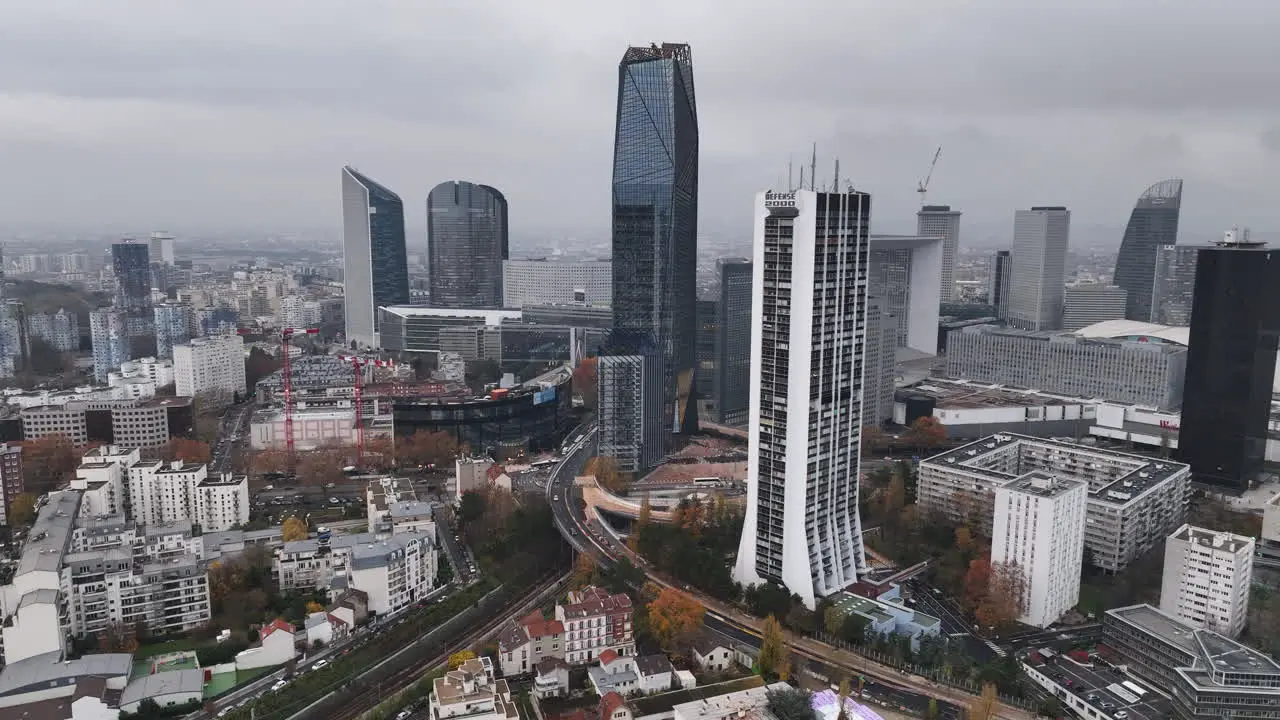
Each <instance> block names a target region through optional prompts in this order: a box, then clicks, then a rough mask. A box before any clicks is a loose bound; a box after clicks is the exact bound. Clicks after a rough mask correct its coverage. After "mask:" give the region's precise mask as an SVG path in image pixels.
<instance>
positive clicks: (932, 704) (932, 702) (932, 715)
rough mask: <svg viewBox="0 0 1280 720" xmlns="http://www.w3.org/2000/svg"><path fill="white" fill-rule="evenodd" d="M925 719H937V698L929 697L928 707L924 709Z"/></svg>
mask: <svg viewBox="0 0 1280 720" xmlns="http://www.w3.org/2000/svg"><path fill="white" fill-rule="evenodd" d="M924 717H925V720H938V717H939V714H938V699H937V698H929V707H928V708H927V709H926V710H925V711H924Z"/></svg>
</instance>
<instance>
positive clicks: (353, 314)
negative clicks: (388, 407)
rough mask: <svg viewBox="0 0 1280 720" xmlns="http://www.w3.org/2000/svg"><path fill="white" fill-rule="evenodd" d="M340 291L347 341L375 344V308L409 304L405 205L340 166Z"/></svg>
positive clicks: (376, 321)
mask: <svg viewBox="0 0 1280 720" xmlns="http://www.w3.org/2000/svg"><path fill="white" fill-rule="evenodd" d="M342 252H343V283H344V285H345V288H344V292H343V303H344V310H345V313H346V338H347V341H348V342H352V341H354V342H357V343H359V344H361V345H366V346H371V347H376V346H377V345H378V337H377V330H378V308H380V307H385V306H387V305H408V304H409V263H408V258H407V257H406V253H405V236H404V203H403V202H401V201H400V196H399V195H396V194H395V193H393V192H391V191H390V190H388V189H387V188H386V187H384V186H382V185H379V184H378V183H376V182H374V181H373V180H370V179H369V178H368V177H366V176H364V175H361V174H360V173H359V172H357V171H356V170H355V169H353V168H350V167H344V168H343V169H342Z"/></svg>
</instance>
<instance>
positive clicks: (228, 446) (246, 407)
mask: <svg viewBox="0 0 1280 720" xmlns="http://www.w3.org/2000/svg"><path fill="white" fill-rule="evenodd" d="M252 417H253V403H252V402H243V403H240V404H239V405H233V406H231V407H229V408H227V410H226V412H224V413H223V415H222V423H221V425H220V426H219V428H218V439H217V440H216V441H215V442H214V444H213V447H212V448H210V449H209V453H210V460H209V474H210V475H215V474H218V473H224V472H231V454H232V450H233V449H234V447H235V445H236V443H238V442H242V441H243V440H244V439H245V438H246V436H247V434H248V432H249V420H250V419H251V418H252Z"/></svg>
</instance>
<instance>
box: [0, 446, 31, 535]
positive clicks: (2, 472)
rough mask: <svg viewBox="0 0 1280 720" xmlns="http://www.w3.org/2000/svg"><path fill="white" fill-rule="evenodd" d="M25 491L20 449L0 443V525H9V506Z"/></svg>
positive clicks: (19, 447)
mask: <svg viewBox="0 0 1280 720" xmlns="http://www.w3.org/2000/svg"><path fill="white" fill-rule="evenodd" d="M25 490H26V486H25V485H24V483H23V477H22V447H21V446H20V445H10V444H9V443H0V525H8V524H9V504H10V503H12V502H13V499H14V498H16V497H18V496H19V495H21V494H22V493H23V492H25Z"/></svg>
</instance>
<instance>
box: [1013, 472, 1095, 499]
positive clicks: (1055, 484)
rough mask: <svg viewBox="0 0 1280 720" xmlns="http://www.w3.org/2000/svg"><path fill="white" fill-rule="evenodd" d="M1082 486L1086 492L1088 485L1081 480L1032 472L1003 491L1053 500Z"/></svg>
mask: <svg viewBox="0 0 1280 720" xmlns="http://www.w3.org/2000/svg"><path fill="white" fill-rule="evenodd" d="M1082 485H1083V486H1084V487H1085V488H1086V491H1087V489H1088V486H1089V485H1088V483H1086V482H1084V481H1083V480H1075V479H1072V478H1068V477H1063V476H1061V475H1054V474H1052V473H1047V472H1044V471H1043V470H1033V471H1031V472H1029V473H1027V474H1026V475H1023V476H1022V477H1020V478H1018V479H1017V480H1014V481H1013V482H1011V483H1009V484H1007V485H1005V486H1004V489H1005V490H1016V491H1018V492H1021V493H1026V494H1028V495H1035V496H1037V497H1043V498H1054V497H1058V496H1059V495H1065V494H1067V493H1069V492H1071V491H1072V490H1074V489H1075V488H1078V487H1080V486H1082Z"/></svg>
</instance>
